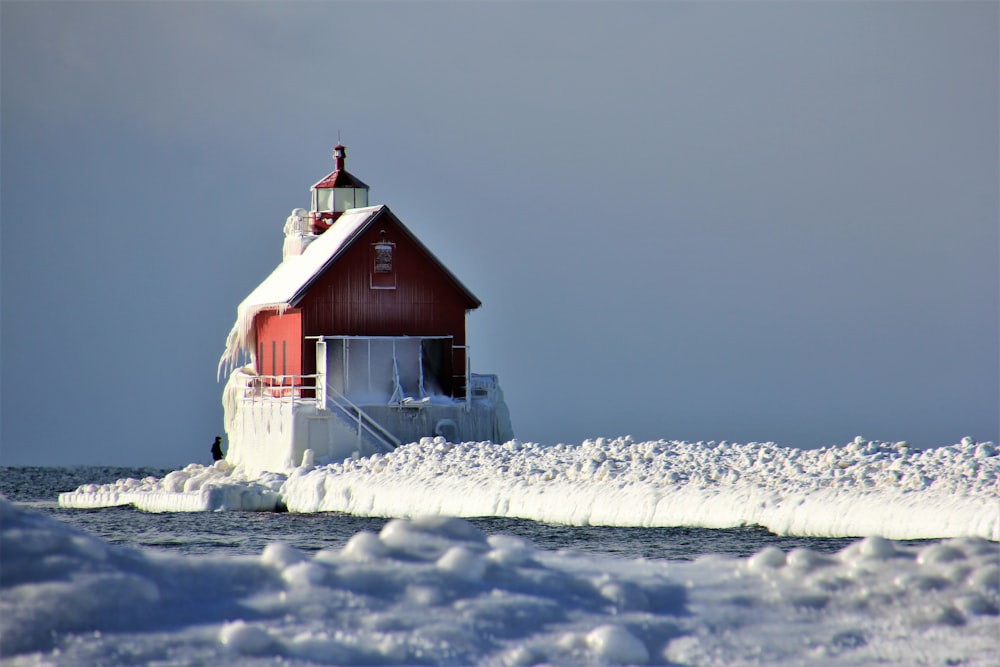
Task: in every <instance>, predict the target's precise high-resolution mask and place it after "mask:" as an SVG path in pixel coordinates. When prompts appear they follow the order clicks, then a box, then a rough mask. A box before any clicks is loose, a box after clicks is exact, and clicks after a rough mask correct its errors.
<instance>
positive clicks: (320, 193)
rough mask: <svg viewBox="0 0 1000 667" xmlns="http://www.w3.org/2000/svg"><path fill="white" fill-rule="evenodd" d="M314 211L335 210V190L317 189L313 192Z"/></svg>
mask: <svg viewBox="0 0 1000 667" xmlns="http://www.w3.org/2000/svg"><path fill="white" fill-rule="evenodd" d="M313 210H314V211H332V210H333V188H316V189H315V190H313Z"/></svg>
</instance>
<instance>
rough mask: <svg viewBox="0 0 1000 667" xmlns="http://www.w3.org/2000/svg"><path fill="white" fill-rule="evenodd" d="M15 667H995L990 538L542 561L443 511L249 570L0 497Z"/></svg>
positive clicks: (289, 551) (276, 553)
mask: <svg viewBox="0 0 1000 667" xmlns="http://www.w3.org/2000/svg"><path fill="white" fill-rule="evenodd" d="M0 539H2V543H3V568H2V570H0V654H2V657H3V658H5V659H11V660H12V662H13V661H17V662H18V663H22V664H55V665H78V664H149V663H153V662H155V663H170V664H222V665H237V664H239V665H243V664H251V665H254V664H259V665H264V664H274V663H276V662H284V663H291V664H297V665H327V664H371V665H378V664H431V665H445V664H447V665H454V664H469V665H472V664H482V665H530V664H539V663H552V664H580V665H582V664H640V665H641V664H675V665H774V666H776V667H781V666H783V665H801V664H805V663H808V664H810V665H827V666H832V665H838V666H846V667H849V666H851V665H864V664H873V663H878V664H883V665H900V666H901V665H914V664H962V665H966V666H974V665H982V666H985V665H990V664H995V662H994V660H995V656H996V649H997V643H996V638H997V636H1000V617H998V609H1000V590H998V586H1000V567H998V556H1000V553H998V545H997V544H994V543H990V542H987V541H985V540H982V539H978V538H962V539H954V540H949V541H946V542H942V543H938V544H933V545H930V546H927V547H925V548H923V549H916V548H912V547H904V546H899V545H894V544H893V543H891V542H889V541H887V540H884V539H882V538H868V539H865V540H863V541H860V542H856V543H854V544H852V545H850V546H848V547H846V548H845V549H843V550H842V551H840V552H839V553H838V554H835V555H832V556H826V555H821V554H818V553H814V552H811V551H808V550H803V549H796V550H793V551H791V552H789V553H787V554H785V553H782V552H780V551H779V550H777V549H774V548H770V549H766V550H764V551H761V552H760V553H758V554H756V555H754V556H753V557H751V558H748V559H724V558H719V557H708V558H703V559H701V560H699V561H695V562H693V563H672V562H663V561H643V560H634V561H631V560H617V559H610V558H596V557H588V556H582V555H575V554H572V553H567V552H558V553H550V552H542V551H539V550H537V549H535V548H534V547H533V546H532V545H531V544H530V543H527V542H526V541H524V540H522V539H519V538H515V537H509V536H503V535H494V536H485V535H483V534H482V533H481V532H480V531H479V530H478V529H476V528H475V527H473V526H472V525H471V524H468V523H466V522H465V521H462V520H460V519H453V518H440V517H433V518H423V519H420V520H413V521H410V520H402V519H400V520H396V521H392V522H390V523H388V524H386V526H385V527H384V528H383V530H382V531H381V533H380V534H378V535H375V534H374V533H358V534H357V535H355V536H354V537H353V538H352V539H351V540H350V542H348V544H347V545H346V546H345V547H344V548H343V549H340V550H334V549H326V550H321V551H318V552H316V553H312V554H308V553H304V552H301V551H299V550H297V549H294V548H292V547H290V546H288V545H284V544H272V545H269V546H268V547H267V548H266V549H265V550H264V551H263V553H262V554H261V555H260V556H259V557H252V556H230V557H224V558H222V557H217V558H206V557H204V556H201V557H183V556H174V555H163V554H154V553H151V552H143V551H136V550H133V549H129V548H125V547H114V546H110V545H108V544H106V543H104V542H102V541H101V540H98V539H97V538H94V537H92V536H89V535H87V534H85V533H82V532H79V531H77V530H74V529H72V528H70V527H68V526H66V525H64V524H62V523H60V522H58V521H56V520H54V519H51V518H48V517H44V516H41V515H37V514H34V513H32V512H30V511H28V510H25V509H23V508H20V507H18V506H16V505H13V504H12V503H10V502H8V501H7V500H6V499H4V498H2V497H0Z"/></svg>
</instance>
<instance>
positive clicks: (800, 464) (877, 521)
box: [59, 437, 1000, 540]
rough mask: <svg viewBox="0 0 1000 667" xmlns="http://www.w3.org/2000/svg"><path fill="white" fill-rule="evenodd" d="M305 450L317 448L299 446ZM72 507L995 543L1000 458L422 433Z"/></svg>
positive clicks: (106, 493)
mask: <svg viewBox="0 0 1000 667" xmlns="http://www.w3.org/2000/svg"><path fill="white" fill-rule="evenodd" d="M305 461H306V462H307V463H309V462H310V457H308V456H307V457H305ZM59 503H60V505H62V506H64V507H78V508H86V507H105V506H109V505H123V504H134V505H135V506H136V507H138V508H140V509H145V510H148V511H193V510H213V509H254V510H260V509H272V508H274V507H277V506H279V505H284V506H285V507H287V509H288V510H289V511H292V512H326V511H339V512H348V513H351V514H356V515H363V516H381V517H417V516H424V515H449V516H459V517H462V516H464V517H475V516H498V517H515V518H523V519H533V520H537V521H543V522H547V523H561V524H568V525H615V526H647V527H651V526H700V527H706V528H726V527H734V526H742V525H761V526H764V527H766V528H768V529H769V530H771V531H772V532H775V533H778V534H788V535H811V536H829V537H860V536H869V535H877V536H881V537H886V538H892V539H920V538H944V537H969V536H978V537H982V538H985V539H990V540H1000V456H998V454H997V448H996V447H995V446H994V445H993V444H992V443H979V442H976V441H974V440H973V439H971V438H964V439H962V441H961V442H959V443H957V444H955V445H950V446H946V447H938V448H934V449H927V450H913V449H911V448H910V447H908V446H907V445H906V443H887V442H877V441H866V440H865V439H863V438H860V437H859V438H856V439H855V440H854V441H853V442H850V443H848V444H846V445H843V446H839V447H825V448H822V449H818V450H800V449H793V448H786V447H779V446H777V445H775V444H772V443H764V444H760V443H750V444H739V443H716V442H708V443H687V442H676V441H666V440H659V441H648V442H633V441H632V440H631V439H630V438H628V437H624V438H617V439H603V438H597V439H595V440H586V441H584V442H583V443H581V444H580V445H572V446H571V445H556V446H552V447H544V446H541V445H537V444H533V443H521V442H519V441H517V440H511V441H509V442H506V443H503V444H497V443H491V442H478V443H472V442H469V443H461V444H454V443H449V442H446V441H445V440H444V439H443V438H440V437H438V438H433V439H431V438H423V439H422V440H421V441H420V442H417V443H411V444H408V445H404V446H402V447H399V448H398V449H396V450H393V451H392V452H390V453H387V454H375V455H373V456H370V457H367V458H352V459H348V460H346V461H343V462H338V463H329V464H326V465H305V466H301V467H299V468H296V469H294V470H292V471H291V472H290V473H288V474H287V475H286V474H277V473H263V474H260V475H253V474H247V473H246V472H245V470H244V469H243V468H242V467H239V466H232V465H230V464H228V463H226V462H220V463H218V464H215V465H214V466H211V467H209V468H205V467H202V466H199V465H197V464H192V465H189V466H188V467H187V468H185V469H184V470H181V471H175V472H173V473H170V474H169V475H167V476H166V477H164V478H163V479H155V478H147V479H145V480H121V481H119V482H116V483H115V484H109V485H103V486H94V485H86V486H83V487H80V488H79V489H77V490H76V491H74V492H70V493H64V494H61V495H60V497H59Z"/></svg>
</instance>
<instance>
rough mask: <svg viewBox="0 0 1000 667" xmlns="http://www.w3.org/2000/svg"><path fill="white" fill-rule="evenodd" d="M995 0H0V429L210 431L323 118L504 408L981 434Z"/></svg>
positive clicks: (178, 440) (715, 425) (48, 449)
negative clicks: (404, 229) (426, 269)
mask: <svg viewBox="0 0 1000 667" xmlns="http://www.w3.org/2000/svg"><path fill="white" fill-rule="evenodd" d="M998 7H1000V5H998V3H997V2H992V1H991V2H949V3H945V2H932V3H916V2H859V3H852V2H760V3H756V2H741V3H724V2H711V3H694V2H648V3H611V2H608V3H598V2H593V3H568V2H549V3H538V4H534V3H522V2H515V3H508V2H480V3H457V2H454V3H425V2H421V3H395V2H373V3H316V2H309V3H294V2H287V3H279V2H270V3H259V4H258V3H242V2H216V3H209V2H162V3H156V2H143V3H124V2H106V3H102V2H70V3H55V2H16V1H11V0H4V1H3V3H2V4H0V26H2V35H0V38H2V39H0V48H2V53H0V63H2V72H0V74H2V76H0V85H2V117H0V122H2V126H0V129H2V137H0V140H2V141H0V150H2V174H0V175H2V193H0V194H2V198H0V202H2V298H3V301H2V307H3V310H2V339H0V341H2V360H0V367H2V394H0V400H2V448H0V462H2V463H3V464H6V465H24V464H36V465H71V464H102V465H154V466H167V467H176V466H182V465H184V464H186V463H188V462H192V461H197V462H202V463H205V462H208V461H209V460H210V458H209V446H210V444H211V442H212V439H213V437H214V436H215V435H216V434H221V433H222V408H221V394H222V385H221V384H219V383H217V382H216V365H217V362H218V359H219V356H220V354H221V353H222V351H223V348H224V343H225V337H226V334H227V332H228V331H229V328H230V326H231V325H232V322H233V320H234V319H235V315H236V306H237V304H238V303H239V302H240V301H241V300H242V299H243V298H244V297H245V296H246V295H247V294H248V293H249V292H250V290H252V289H253V288H254V287H255V286H256V285H257V284H258V283H259V282H260V281H261V280H262V279H263V278H264V277H265V276H266V275H267V274H268V273H269V272H270V271H271V270H272V269H273V267H274V266H275V265H276V263H277V262H278V261H280V257H281V242H282V233H281V230H282V226H283V224H284V221H285V217H286V216H287V215H288V213H289V211H290V210H291V209H292V208H295V207H299V206H308V189H309V186H310V185H311V184H312V183H314V182H316V181H317V180H318V179H319V178H321V177H322V176H324V175H325V174H326V173H328V172H329V171H330V170H331V169H332V159H331V157H330V152H331V148H332V147H333V145H334V144H336V143H337V133H338V131H339V132H341V137H342V140H343V142H344V143H345V144H346V145H347V147H348V162H347V165H348V168H349V169H350V171H351V172H352V173H353V174H355V175H357V176H358V177H359V178H361V179H362V180H364V181H365V182H366V183H368V184H369V185H370V186H371V188H372V189H371V199H372V202H373V203H384V204H388V205H389V206H390V208H391V209H392V210H393V212H394V213H396V214H397V215H398V216H399V217H400V218H401V219H402V220H403V221H404V223H405V224H406V225H407V226H409V227H410V228H411V229H412V230H413V231H414V232H415V233H416V234H417V235H418V236H419V237H420V238H421V239H422V240H423V241H424V242H425V243H426V245H427V246H428V247H429V248H430V249H431V250H432V251H433V252H435V253H436V254H437V256H438V257H439V258H440V259H441V260H442V261H444V262H445V264H446V265H448V266H449V267H450V268H451V269H452V270H453V271H454V272H455V274H456V275H457V276H458V277H459V278H460V279H461V280H462V281H463V282H464V283H465V284H466V285H467V286H468V287H469V288H470V289H471V290H472V291H473V292H474V293H475V294H476V295H477V296H478V297H479V298H480V299H481V300H482V301H483V307H482V308H481V309H480V310H478V311H476V312H474V313H473V314H471V315H470V317H469V320H468V329H469V340H470V344H471V346H472V349H471V357H472V363H473V370H474V371H478V372H494V373H498V374H499V376H500V380H501V383H502V387H503V389H504V392H505V394H506V397H507V402H508V404H509V406H510V409H511V413H512V417H513V422H514V428H515V432H516V434H517V435H518V437H519V438H520V439H522V440H525V441H537V442H542V443H555V442H567V443H577V442H580V441H581V440H582V439H584V438H588V437H598V436H616V435H625V434H631V435H632V436H633V437H634V438H636V439H657V438H667V439H684V440H731V441H740V442H746V441H774V442H777V443H779V444H781V445H786V446H794V447H804V448H812V447H819V446H822V445H831V444H843V443H845V442H847V441H849V440H850V439H852V438H853V437H854V436H855V435H859V434H860V435H863V436H865V437H868V438H873V439H884V440H893V441H894V440H909V441H910V442H911V443H913V444H915V445H917V446H921V447H927V446H938V445H947V444H952V443H954V442H957V441H958V440H959V439H960V438H962V437H963V436H966V435H971V436H973V437H975V438H978V439H982V440H993V441H996V440H997V438H998V402H1000V397H998V374H1000V372H998V349H1000V344H998V321H1000V314H998V308H1000V306H998V304H1000V294H998V284H1000V280H998V249H1000V239H998V225H1000V223H998V217H1000V207H998V179H1000V174H998V97H1000V88H998V60H1000V46H998V25H1000V17H998ZM331 333H334V332H331Z"/></svg>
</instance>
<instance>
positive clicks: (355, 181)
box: [309, 143, 368, 234]
mask: <svg viewBox="0 0 1000 667" xmlns="http://www.w3.org/2000/svg"><path fill="white" fill-rule="evenodd" d="M346 162H347V148H346V147H345V146H344V145H343V144H339V143H338V144H337V145H336V146H334V147H333V164H334V169H333V171H332V172H330V173H329V174H327V175H326V176H324V177H323V179H322V180H320V181H319V182H318V183H316V185H314V186H312V188H311V191H312V208H311V209H310V211H309V217H310V221H311V223H312V231H313V233H314V234H322V233H323V232H325V231H326V230H327V229H329V228H330V225H332V224H333V223H334V222H335V221H336V220H337V218H339V217H340V215H341V214H342V213H343V212H344V211H346V210H348V209H352V208H364V207H365V206H368V186H367V185H365V184H364V182H362V181H361V179H359V178H356V177H354V176H352V175H351V174H350V173H348V171H347V169H346V168H345V163H346Z"/></svg>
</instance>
